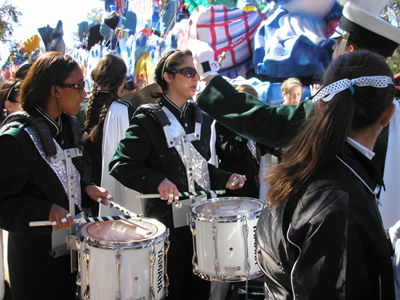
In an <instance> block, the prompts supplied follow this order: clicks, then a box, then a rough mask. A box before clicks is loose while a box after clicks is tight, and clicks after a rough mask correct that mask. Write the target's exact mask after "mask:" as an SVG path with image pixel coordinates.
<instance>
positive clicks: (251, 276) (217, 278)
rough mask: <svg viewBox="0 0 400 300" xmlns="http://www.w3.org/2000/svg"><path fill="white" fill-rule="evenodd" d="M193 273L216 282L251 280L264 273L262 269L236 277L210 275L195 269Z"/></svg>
mask: <svg viewBox="0 0 400 300" xmlns="http://www.w3.org/2000/svg"><path fill="white" fill-rule="evenodd" d="M193 273H194V274H195V275H196V276H198V277H200V278H201V279H204V280H207V281H214V282H241V281H246V280H251V279H255V278H258V277H260V276H261V275H262V274H263V273H262V271H261V270H258V271H256V272H254V273H252V274H248V275H246V274H243V275H238V276H235V277H233V278H232V277H230V276H217V275H208V274H204V273H202V272H200V271H199V270H193Z"/></svg>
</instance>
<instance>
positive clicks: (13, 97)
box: [0, 79, 22, 124]
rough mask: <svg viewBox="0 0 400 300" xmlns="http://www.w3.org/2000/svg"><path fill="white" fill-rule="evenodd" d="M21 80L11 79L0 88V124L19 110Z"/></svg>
mask: <svg viewBox="0 0 400 300" xmlns="http://www.w3.org/2000/svg"><path fill="white" fill-rule="evenodd" d="M21 85H22V80H21V79H12V80H7V81H5V82H4V83H3V84H2V85H1V87H0V103H1V111H0V124H1V122H3V120H4V119H5V118H6V117H7V116H8V115H10V114H12V113H13V112H16V111H19V110H21V104H20V100H21V93H20V89H21Z"/></svg>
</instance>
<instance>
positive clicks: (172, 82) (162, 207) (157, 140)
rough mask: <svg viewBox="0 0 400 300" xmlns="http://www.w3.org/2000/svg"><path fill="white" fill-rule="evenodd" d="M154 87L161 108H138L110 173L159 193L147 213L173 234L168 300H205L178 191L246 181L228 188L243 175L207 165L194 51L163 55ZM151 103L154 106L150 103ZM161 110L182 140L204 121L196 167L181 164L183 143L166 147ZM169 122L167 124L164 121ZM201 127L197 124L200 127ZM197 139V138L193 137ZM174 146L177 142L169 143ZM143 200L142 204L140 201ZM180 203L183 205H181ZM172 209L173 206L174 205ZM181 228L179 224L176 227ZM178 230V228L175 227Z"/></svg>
mask: <svg viewBox="0 0 400 300" xmlns="http://www.w3.org/2000/svg"><path fill="white" fill-rule="evenodd" d="M155 79H156V82H157V83H158V84H159V85H160V87H161V89H162V93H161V94H155V95H154V97H161V100H160V102H159V103H158V104H155V105H153V106H147V108H148V109H147V108H146V106H145V107H143V106H142V107H140V108H139V109H138V111H137V112H136V113H135V116H134V118H133V119H132V120H131V124H130V127H129V128H128V129H127V131H126V134H125V138H124V139H123V140H121V141H120V143H119V145H118V148H117V151H116V154H115V155H114V157H113V159H112V161H111V163H110V173H111V175H113V176H114V177H115V178H116V179H117V180H119V181H120V182H121V183H122V184H124V185H125V186H127V187H129V188H131V189H134V190H136V191H139V192H141V193H143V194H154V193H158V194H159V195H160V198H158V199H147V200H146V203H145V208H144V211H145V212H144V214H145V216H146V217H149V218H155V219H157V220H159V221H161V222H162V223H164V225H165V226H167V227H168V228H169V229H170V236H169V240H170V243H171V244H170V249H169V251H168V255H167V259H168V264H167V273H168V277H169V288H168V289H169V296H168V298H170V299H174V300H179V299H192V300H193V299H202V300H207V299H208V297H209V293H210V283H209V282H208V281H205V280H202V279H200V278H199V277H197V276H195V275H194V274H193V271H192V268H193V266H192V256H193V245H192V234H191V232H190V229H189V226H187V225H185V224H184V225H182V223H180V222H178V221H177V220H175V221H176V222H175V224H174V217H175V218H176V219H179V216H183V217H184V218H185V215H184V212H178V211H176V210H175V204H172V202H173V201H174V202H178V200H179V201H181V200H183V199H182V198H179V192H186V191H189V190H190V189H191V188H193V189H194V190H195V191H200V190H210V188H212V189H225V188H231V189H237V188H240V187H241V186H243V184H244V181H245V178H244V177H241V178H240V181H239V182H238V184H237V185H235V186H234V187H230V184H231V183H232V182H233V181H234V180H235V179H236V178H237V177H239V175H236V174H231V173H227V172H224V171H221V170H218V169H216V168H215V167H214V166H212V165H208V164H207V162H206V160H208V158H209V155H210V153H209V152H210V151H209V138H210V131H211V130H210V124H211V122H210V119H209V118H208V116H206V115H203V113H202V112H201V111H200V110H199V109H197V107H196V105H195V104H194V103H193V102H192V101H189V100H188V99H191V98H192V97H193V95H194V93H195V91H196V86H197V82H198V81H199V77H198V75H197V72H196V70H195V68H194V64H193V57H192V53H191V52H190V51H172V52H168V53H167V54H166V55H164V56H163V57H162V58H161V60H160V62H159V63H158V65H157V68H156V70H155ZM149 102H152V101H149ZM160 109H161V110H162V111H163V113H165V115H166V116H167V118H168V119H167V120H169V121H170V122H171V124H170V125H169V128H170V129H171V128H172V129H171V135H172V136H174V132H175V129H176V130H177V131H179V132H180V134H182V135H186V137H187V138H188V135H189V134H191V133H195V129H196V127H198V126H199V124H197V125H195V123H196V121H199V120H201V119H202V123H200V124H201V132H200V136H196V137H195V138H194V140H192V142H191V143H190V144H191V145H189V147H190V153H189V154H188V153H186V155H189V157H192V158H193V159H194V160H193V161H191V163H194V161H197V162H198V163H199V164H196V166H195V167H189V164H186V163H183V160H182V157H181V156H180V153H181V149H180V147H181V144H179V143H178V144H176V146H172V147H171V145H169V144H167V142H166V134H165V133H164V130H163V127H161V126H160V122H161V123H162V122H163V121H162V120H161V119H159V120H161V121H159V120H157V115H158V113H157V111H158V110H160ZM164 120H165V119H164ZM197 123H199V122H197ZM192 137H193V136H192ZM171 142H172V144H174V140H171ZM136 201H139V200H136ZM181 203H182V202H181ZM171 204H172V205H171ZM178 223H179V224H178ZM174 225H175V227H176V228H175V227H174Z"/></svg>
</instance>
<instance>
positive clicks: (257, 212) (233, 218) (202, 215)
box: [190, 197, 264, 222]
mask: <svg viewBox="0 0 400 300" xmlns="http://www.w3.org/2000/svg"><path fill="white" fill-rule="evenodd" d="M237 198H240V199H243V200H247V201H254V202H258V203H259V204H260V208H259V209H257V210H255V211H253V212H249V213H246V214H240V215H229V216H215V215H214V216H212V215H210V214H205V213H199V212H197V211H195V209H196V208H197V207H198V206H200V205H202V204H204V203H205V202H217V201H221V200H222V199H237ZM263 205H264V203H263V201H261V200H260V199H257V198H251V197H220V198H212V199H206V200H202V201H199V202H197V203H195V204H194V205H192V207H191V208H190V214H191V216H192V218H195V219H198V220H212V219H215V220H220V221H219V222H235V221H236V220H238V219H243V220H244V219H254V218H255V217H257V216H258V215H260V213H261V210H262V208H263ZM211 216H212V217H211Z"/></svg>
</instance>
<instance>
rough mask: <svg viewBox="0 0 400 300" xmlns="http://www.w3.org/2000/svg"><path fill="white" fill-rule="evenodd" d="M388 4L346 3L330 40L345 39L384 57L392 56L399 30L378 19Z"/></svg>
mask: <svg viewBox="0 0 400 300" xmlns="http://www.w3.org/2000/svg"><path fill="white" fill-rule="evenodd" d="M388 3H389V1H388V0H354V1H347V2H346V3H345V4H344V7H343V15H342V18H341V19H340V23H339V26H338V27H336V32H335V33H334V34H333V35H332V36H331V37H330V38H331V39H335V38H338V37H346V38H347V39H348V40H349V41H351V42H354V43H355V44H356V45H357V46H359V47H361V48H364V49H367V50H370V51H373V52H375V53H378V54H380V55H382V56H384V57H389V56H392V54H393V52H394V51H395V50H396V48H397V47H398V46H399V44H400V28H398V27H395V26H393V25H392V24H390V23H389V22H387V21H386V20H384V19H382V18H381V17H380V12H381V10H382V9H383V8H384V7H385V6H386V5H387V4H388ZM346 42H347V41H346Z"/></svg>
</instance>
